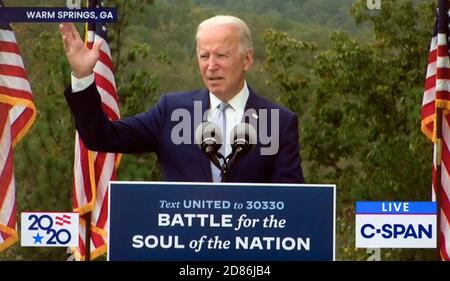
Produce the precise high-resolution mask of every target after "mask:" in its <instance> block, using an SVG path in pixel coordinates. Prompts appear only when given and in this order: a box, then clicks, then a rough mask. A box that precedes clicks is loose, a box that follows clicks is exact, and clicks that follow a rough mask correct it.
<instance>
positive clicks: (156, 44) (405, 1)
mask: <svg viewBox="0 0 450 281" xmlns="http://www.w3.org/2000/svg"><path fill="white" fill-rule="evenodd" d="M65 2H66V1H62V0H45V1H43V0H41V1H35V0H20V1H18V0H4V3H5V5H6V6H64V5H65ZM105 2H106V6H117V7H118V9H119V21H118V22H117V23H114V24H111V25H110V26H109V31H108V32H109V36H110V44H111V48H112V56H113V64H114V67H115V70H116V71H115V72H116V73H115V74H116V84H117V87H118V94H119V98H120V106H121V115H122V116H129V115H132V114H136V113H139V112H142V111H144V110H147V109H148V108H150V107H151V106H153V105H154V104H155V103H156V102H157V101H158V99H159V97H160V95H161V94H163V93H166V92H172V91H180V90H188V89H196V88H201V87H203V86H202V83H201V80H200V77H199V73H198V70H197V68H198V67H197V62H196V57H195V40H194V34H195V30H196V27H197V25H198V23H199V22H200V21H201V20H203V19H206V18H208V17H209V16H212V15H215V14H225V13H226V14H233V15H236V16H239V17H241V18H242V19H244V20H245V21H246V22H247V23H248V25H249V26H250V28H251V29H252V32H253V40H254V47H255V64H254V66H253V68H252V70H251V71H250V72H249V75H248V79H247V81H248V83H249V84H250V85H251V86H252V88H253V89H255V90H256V91H257V92H258V93H260V94H262V95H264V96H266V97H268V98H269V99H271V100H274V101H276V102H279V103H281V104H283V105H284V106H286V107H288V108H290V109H291V110H293V111H294V112H296V114H297V115H298V117H299V123H300V140H299V141H300V143H301V146H302V148H301V155H302V159H303V169H304V173H305V177H306V182H307V183H333V184H336V185H337V226H336V235H337V244H336V255H337V259H338V260H365V259H367V258H368V254H367V253H366V251H365V249H355V244H354V237H355V233H354V231H355V228H354V204H355V202H356V201H368V200H372V201H382V200H384V201H429V200H431V195H430V194H431V190H430V187H431V167H432V165H431V164H432V162H431V161H432V144H431V143H430V142H429V141H428V140H427V139H426V138H425V136H424V135H423V134H422V133H421V132H420V109H421V98H422V85H423V82H424V77H423V74H424V69H425V67H426V62H427V60H426V57H427V53H428V45H429V39H430V36H431V32H432V29H433V22H434V10H435V3H434V2H435V1H427V0H417V1H411V0H397V1H390V0H382V9H381V10H377V11H371V10H368V9H367V7H366V6H365V4H366V1H365V0H364V1H362V0H358V1H356V0H336V1H332V0H297V1H280V0H247V1H232V0H169V1H163V0H155V1H151V0H145V1H143V0H128V1H126V0H111V1H105ZM77 26H78V29H79V31H80V32H82V30H83V25H82V24H77ZM13 28H14V31H15V33H16V36H17V40H18V44H19V48H20V50H21V52H22V56H23V58H24V62H25V66H26V68H27V72H28V76H29V79H30V83H31V87H32V90H33V95H34V98H35V102H36V107H37V110H38V114H37V119H36V122H35V124H34V126H33V127H32V129H31V130H30V132H29V133H28V135H27V136H26V137H25V138H24V139H23V140H22V141H21V143H20V144H19V145H18V146H17V148H16V151H15V155H14V157H15V176H16V182H17V188H16V191H17V204H18V205H17V209H18V213H19V214H20V212H21V211H24V210H32V211H39V210H50V211H52V210H53V211H70V210H71V208H72V205H71V204H72V202H71V198H72V197H71V196H72V195H71V193H72V179H73V157H74V155H73V154H74V139H75V135H74V132H75V131H74V130H75V128H74V124H73V119H72V116H71V114H70V111H69V108H68V106H67V104H66V102H65V100H64V97H63V94H62V93H63V90H64V88H65V87H67V86H68V85H70V69H69V66H68V63H67V61H66V59H65V55H64V51H63V47H62V42H61V38H60V34H59V30H58V24H53V23H46V24H25V23H17V24H14V25H13ZM118 179H119V180H137V181H143V180H160V179H161V176H160V173H159V168H158V165H157V162H156V157H155V156H154V155H152V154H140V155H124V156H123V158H122V162H121V165H120V168H119V172H118ZM66 258H67V254H66V253H65V249H49V248H39V249H38V248H21V247H20V246H19V243H17V244H16V245H14V246H12V247H11V248H10V249H8V250H7V251H5V252H3V253H0V260H64V259H66ZM381 259H383V260H433V259H436V257H435V252H434V250H423V249H403V250H393V249H382V250H381Z"/></svg>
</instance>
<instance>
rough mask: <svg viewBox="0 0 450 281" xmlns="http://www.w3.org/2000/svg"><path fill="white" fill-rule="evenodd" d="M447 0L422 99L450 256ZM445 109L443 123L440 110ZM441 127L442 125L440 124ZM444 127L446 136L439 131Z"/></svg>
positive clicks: (446, 256) (443, 242)
mask: <svg viewBox="0 0 450 281" xmlns="http://www.w3.org/2000/svg"><path fill="white" fill-rule="evenodd" d="M447 4H448V3H447V0H440V1H439V8H438V12H437V16H436V24H435V28H434V35H433V38H432V39H431V44H430V53H429V56H428V67H427V73H426V79H425V91H424V95H423V101H422V132H423V133H424V134H425V135H426V136H427V137H428V138H429V139H430V140H432V141H433V142H434V157H433V172H432V174H433V181H432V198H433V200H434V201H435V200H436V193H437V190H436V188H437V186H438V185H437V183H438V180H439V179H438V178H439V176H438V175H439V173H438V171H439V164H440V174H441V176H440V183H441V190H440V200H439V203H440V206H439V207H440V210H438V211H439V212H440V234H439V235H438V239H439V242H440V255H441V258H442V259H443V260H447V261H448V260H450V224H449V222H450V201H449V198H450V60H449V48H448V43H447V42H448V41H449V40H448V39H449V37H448V35H449V34H450V33H449V26H448V18H449V11H448V8H447ZM438 108H439V110H440V109H442V124H441V125H440V124H438V123H439V122H438V118H437V112H438V110H437V109H438ZM438 127H440V128H438ZM439 129H440V130H441V132H442V137H441V138H440V137H439V136H438V134H437V131H438V130H439Z"/></svg>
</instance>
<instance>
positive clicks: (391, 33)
mask: <svg viewBox="0 0 450 281" xmlns="http://www.w3.org/2000/svg"><path fill="white" fill-rule="evenodd" d="M365 2H366V1H357V2H356V3H355V4H354V7H353V10H352V12H353V14H354V17H355V19H356V21H357V22H359V23H362V22H367V21H369V22H370V23H371V26H372V30H373V36H372V38H371V40H367V41H364V42H360V41H357V40H356V39H352V38H351V36H350V35H349V34H347V33H344V32H335V33H333V34H332V36H331V37H330V44H331V46H330V48H329V50H327V51H324V52H321V53H320V54H318V55H317V56H316V57H315V62H314V66H313V68H312V71H313V78H312V81H313V82H312V83H311V88H312V94H311V95H309V96H308V98H307V100H308V103H307V106H303V107H302V109H304V110H303V111H301V112H298V114H299V115H300V116H301V118H304V120H302V123H303V127H302V130H301V142H302V144H303V149H302V156H303V158H304V159H307V162H308V166H307V167H306V171H305V175H306V180H307V182H314V183H317V182H319V183H330V182H331V183H336V185H337V204H338V210H337V211H338V214H337V223H338V224H337V234H338V236H337V238H338V239H337V253H338V258H339V259H350V260H354V259H357V260H358V259H365V258H367V255H366V254H365V251H362V250H355V244H354V238H353V237H354V235H355V234H354V231H355V230H354V216H355V215H354V204H355V202H356V201H365V200H371V201H376V200H395V201H414V200H430V183H431V169H430V168H431V149H432V146H431V144H430V143H428V142H427V141H426V139H425V137H424V136H423V135H422V134H421V132H420V109H421V96H422V84H423V79H424V78H423V76H422V74H423V69H424V67H425V66H426V57H427V49H428V44H429V43H428V41H429V38H430V31H431V30H432V20H433V6H432V5H430V4H429V3H428V2H426V1H422V2H421V3H420V5H414V4H413V3H412V2H411V1H408V0H402V1H395V3H394V2H393V1H392V2H389V1H383V8H382V9H381V10H380V11H377V12H372V11H369V10H368V9H367V8H366V7H365ZM419 11H420V13H419ZM268 47H269V48H271V45H270V44H268ZM272 50H273V49H272ZM275 51H277V50H275ZM278 52H280V50H278ZM286 52H289V53H294V52H297V51H296V50H295V48H290V49H287V50H284V53H283V56H285V57H286V58H289V55H286ZM278 63H280V64H282V63H284V62H278ZM300 68H301V67H300ZM274 70H275V71H276V72H275V73H272V77H277V78H276V79H275V80H276V82H277V83H279V85H282V84H283V83H284V81H285V80H286V78H284V75H282V74H283V72H282V71H280V70H276V69H273V68H272V69H269V71H274ZM288 74H290V73H288ZM305 75H307V74H305ZM288 79H293V80H295V76H293V77H291V78H288ZM316 83H317V84H316ZM281 88H282V87H281ZM282 96H286V97H285V98H282V100H285V101H289V100H292V99H295V98H296V97H295V96H293V93H291V92H290V91H286V90H284V91H283V93H282ZM297 98H298V97H297ZM290 104H291V102H290V103H287V104H286V106H290ZM294 109H295V108H294ZM382 258H383V259H393V260H415V259H417V260H421V259H434V258H435V251H427V250H383V251H382Z"/></svg>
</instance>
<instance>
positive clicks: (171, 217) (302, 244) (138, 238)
mask: <svg viewBox="0 0 450 281" xmlns="http://www.w3.org/2000/svg"><path fill="white" fill-rule="evenodd" d="M335 205H336V187H335V186H334V185H312V184H237V183H186V182H120V181H117V182H111V183H110V197H109V210H108V212H109V231H108V260H111V261H306V260H307V261H331V260H334V259H335V223H336V217H335V216H336V214H335V213H336V207H335Z"/></svg>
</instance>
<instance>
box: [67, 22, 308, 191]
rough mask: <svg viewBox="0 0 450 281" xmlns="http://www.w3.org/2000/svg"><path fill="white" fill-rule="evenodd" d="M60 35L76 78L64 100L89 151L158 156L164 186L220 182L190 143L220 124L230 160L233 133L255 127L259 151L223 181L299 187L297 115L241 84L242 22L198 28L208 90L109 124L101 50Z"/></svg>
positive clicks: (73, 35)
mask: <svg viewBox="0 0 450 281" xmlns="http://www.w3.org/2000/svg"><path fill="white" fill-rule="evenodd" d="M60 30H61V34H62V37H63V41H64V48H65V51H66V55H67V57H68V60H69V63H70V65H71V67H72V70H73V72H72V87H71V89H70V88H69V89H67V90H66V91H65V96H66V99H67V102H68V104H69V106H70V108H71V110H72V112H73V113H74V115H75V123H76V127H77V130H78V132H79V134H80V136H81V138H82V139H83V141H84V143H85V145H86V146H87V147H88V148H89V149H91V150H95V151H105V152H121V153H138V152H155V153H156V154H157V155H158V159H159V162H160V165H161V169H162V173H163V177H164V179H165V180H168V181H192V182H211V181H215V182H217V181H220V178H219V176H218V169H217V168H216V167H215V166H214V165H212V164H211V162H210V161H209V159H208V157H207V156H206V155H205V154H203V153H202V152H201V150H200V148H199V147H198V146H197V145H196V144H195V143H194V131H195V129H196V128H197V126H198V124H199V123H201V122H202V121H212V122H215V123H219V124H222V122H223V125H224V126H222V127H223V128H221V129H223V131H224V132H223V134H224V140H225V141H224V142H225V144H224V145H223V147H222V154H224V155H228V154H229V153H230V152H231V146H230V143H229V142H228V143H226V142H227V141H226V140H227V139H228V136H229V135H230V133H231V130H232V128H233V127H234V126H235V125H237V124H238V123H240V122H242V121H245V122H248V123H250V124H257V126H256V129H257V132H258V137H257V142H256V146H255V149H253V150H252V151H250V152H249V153H248V154H246V155H244V156H242V157H241V158H240V159H239V160H238V161H237V162H236V163H235V164H234V165H233V167H232V168H231V170H230V172H229V174H228V176H227V181H229V182H255V183H302V182H303V173H302V168H301V160H300V146H299V142H298V122H297V117H296V115H295V114H294V113H292V112H291V111H289V110H287V109H286V108H283V107H281V106H279V105H276V104H274V103H272V102H270V101H268V100H266V99H264V98H262V97H260V96H258V95H257V94H255V93H254V91H253V90H252V89H251V88H250V87H248V86H247V83H246V81H245V73H246V72H247V71H248V69H249V68H250V67H251V65H252V64H253V47H252V40H251V33H250V30H249V29H248V27H247V25H246V24H245V23H244V22H243V21H242V20H240V19H238V18H236V17H232V16H216V17H212V18H210V19H208V20H205V21H203V22H202V23H201V24H200V25H199V26H198V29H197V35H196V40H197V58H198V64H199V69H200V73H201V76H202V79H203V82H204V84H205V86H206V89H203V90H197V91H191V92H183V93H172V94H167V95H163V96H162V97H161V99H160V101H159V103H158V104H157V105H156V106H154V107H153V108H151V109H150V110H149V111H147V112H145V113H142V114H140V115H136V116H134V117H128V118H123V119H121V120H118V121H114V122H111V121H110V120H108V118H107V117H106V115H105V114H104V113H103V110H102V107H101V98H100V95H99V93H98V91H97V88H96V86H95V83H94V78H93V74H92V73H93V68H94V65H95V63H96V61H97V59H98V56H99V49H100V47H101V42H96V43H95V44H94V46H93V47H92V49H87V48H86V47H85V46H84V44H83V42H82V40H81V39H80V36H79V34H78V32H77V30H76V28H75V26H74V25H73V24H61V25H60ZM267 113H268V114H267ZM196 115H197V116H200V117H199V118H195V117H196ZM219 120H220V121H219ZM180 128H182V129H180ZM269 136H271V138H268V137H269ZM268 139H270V143H269V142H267V140H268Z"/></svg>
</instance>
